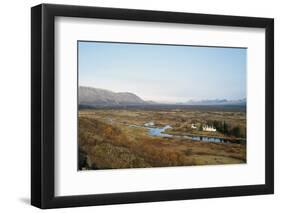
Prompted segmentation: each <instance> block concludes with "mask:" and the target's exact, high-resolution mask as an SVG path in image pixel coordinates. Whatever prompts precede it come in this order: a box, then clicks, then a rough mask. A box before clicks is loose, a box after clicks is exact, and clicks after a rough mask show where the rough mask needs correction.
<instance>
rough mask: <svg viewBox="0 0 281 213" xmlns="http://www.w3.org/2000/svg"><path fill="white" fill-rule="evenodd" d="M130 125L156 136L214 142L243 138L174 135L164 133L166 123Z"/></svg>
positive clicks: (234, 141) (237, 141)
mask: <svg viewBox="0 0 281 213" xmlns="http://www.w3.org/2000/svg"><path fill="white" fill-rule="evenodd" d="M131 127H142V128H146V129H148V133H149V135H151V136H158V137H168V138H169V137H177V138H186V139H190V140H193V141H203V142H215V143H243V142H245V140H231V141H230V140H228V139H225V138H219V137H209V136H197V135H188V134H185V135H174V134H167V133H165V130H166V129H171V128H172V127H171V126H170V125H166V126H164V127H151V126H150V127H145V126H136V125H131Z"/></svg>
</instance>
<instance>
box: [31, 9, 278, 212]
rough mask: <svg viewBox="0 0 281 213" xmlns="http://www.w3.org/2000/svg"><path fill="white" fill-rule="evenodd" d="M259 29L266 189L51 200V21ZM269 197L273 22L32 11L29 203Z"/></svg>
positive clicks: (271, 177) (64, 204) (187, 15)
mask: <svg viewBox="0 0 281 213" xmlns="http://www.w3.org/2000/svg"><path fill="white" fill-rule="evenodd" d="M58 16H63V17H83V18H101V19H116V20H131V21H146V22H162V23H182V24H200V25H218V26H237V27H251V28H264V29H265V32H266V41H265V43H266V48H265V61H266V64H265V76H266V78H265V85H266V97H265V100H266V106H265V107H266V118H265V121H266V125H265V126H266V128H265V132H266V136H265V161H266V162H265V184H261V185H246V186H225V187H214V188H198V189H177V190H163V191H145V192H129V193H112V194H93V195H78V196H77V195H73V196H60V197H56V196H55V195H54V189H55V181H54V178H55V170H54V166H55V165H54V163H55V161H54V157H55V156H54V153H55V152H54V149H55V146H54V141H55V140H54V139H55V137H54V136H55V107H54V105H55V85H54V82H55V81H54V78H55V75H54V72H55V69H54V60H55V54H54V50H55V47H54V45H55V44H54V21H55V17H58ZM272 193H274V20H273V19H271V18H256V17H241V16H225V15H209V14H194V13H178V12H164V11H148V10H132V9H114V8H102V7H86V6H67V5H53V4H41V5H38V6H35V7H32V8H31V204H32V205H34V206H37V207H39V208H43V209H46V208H60V207H76V206H91V205H106V204H122V203H139V202H154V201H169V200H183V199H197V198H217V197H229V196H246V195H260V194H272Z"/></svg>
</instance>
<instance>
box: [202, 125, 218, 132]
mask: <svg viewBox="0 0 281 213" xmlns="http://www.w3.org/2000/svg"><path fill="white" fill-rule="evenodd" d="M203 131H207V132H216V131H217V130H216V128H214V127H213V126H208V125H204V126H203Z"/></svg>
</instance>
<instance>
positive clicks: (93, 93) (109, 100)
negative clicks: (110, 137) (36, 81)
mask: <svg viewBox="0 0 281 213" xmlns="http://www.w3.org/2000/svg"><path fill="white" fill-rule="evenodd" d="M79 105H84V106H132V105H134V106H138V105H165V104H164V103H157V102H154V101H144V100H143V99H141V98H140V97H138V96H137V95H135V94H133V93H130V92H112V91H110V90H105V89H98V88H93V87H85V86H80V87H79ZM170 105H173V104H170ZM175 105H246V99H239V100H227V99H214V100H199V101H195V100H190V101H187V102H183V103H177V104H175Z"/></svg>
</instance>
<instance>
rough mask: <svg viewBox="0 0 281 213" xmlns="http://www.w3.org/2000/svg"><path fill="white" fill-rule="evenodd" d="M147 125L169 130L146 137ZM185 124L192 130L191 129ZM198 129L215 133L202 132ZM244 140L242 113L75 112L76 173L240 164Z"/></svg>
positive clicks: (181, 110)
mask: <svg viewBox="0 0 281 213" xmlns="http://www.w3.org/2000/svg"><path fill="white" fill-rule="evenodd" d="M148 122H153V127H151V128H158V127H163V126H167V125H169V126H171V128H167V129H166V130H165V131H164V132H163V133H164V134H169V137H162V136H155V135H151V134H149V128H146V127H145V124H146V123H148ZM191 124H195V125H196V126H197V127H198V128H197V129H192V128H191ZM202 125H213V126H216V127H217V129H218V130H219V131H216V132H206V131H202V129H200V126H202ZM185 135H195V136H207V137H218V138H223V139H225V140H226V141H231V140H232V141H236V139H239V140H240V139H243V143H240V142H239V143H236V142H235V143H218V142H203V141H195V140H192V139H190V138H186V137H184V136H185ZM174 136H175V137H174ZM245 138H246V112H245V111H243V110H233V111H231V110H219V109H217V110H208V109H204V110H202V109H199V110H197V109H196V108H190V109H185V108H172V107H171V108H168V109H165V108H163V109H140V108H131V109H80V110H79V169H80V170H84V169H87V170H88V169H115V168H146V167H166V166H192V165H216V164H237V163H246V140H245ZM237 141H238V140H237Z"/></svg>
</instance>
